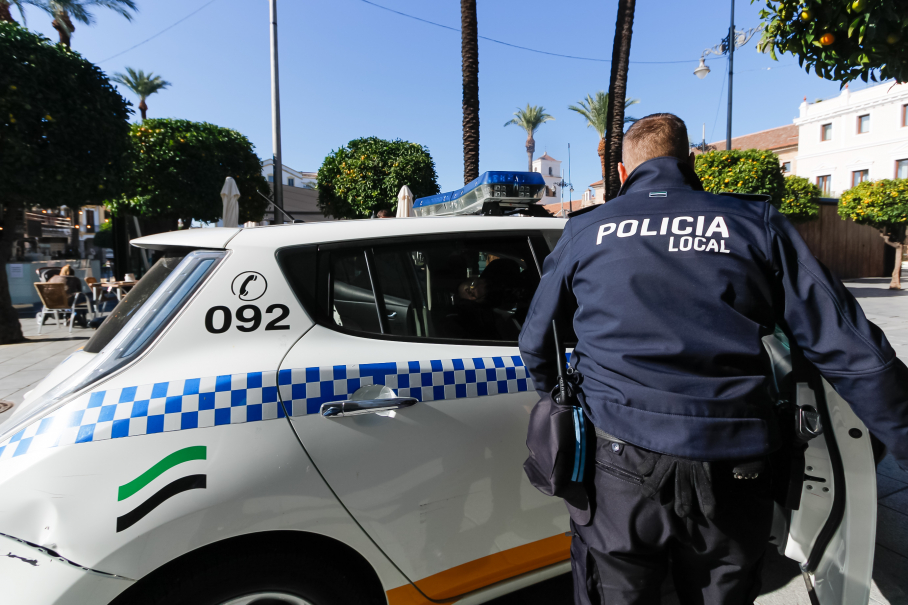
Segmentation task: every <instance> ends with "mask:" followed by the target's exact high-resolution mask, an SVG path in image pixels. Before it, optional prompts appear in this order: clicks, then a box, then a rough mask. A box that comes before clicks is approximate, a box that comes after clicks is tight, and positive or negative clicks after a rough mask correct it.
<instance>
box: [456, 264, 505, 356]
mask: <svg viewBox="0 0 908 605" xmlns="http://www.w3.org/2000/svg"><path fill="white" fill-rule="evenodd" d="M520 273H521V272H520V265H519V264H518V263H517V262H516V261H513V260H511V259H508V258H498V259H495V260H493V261H492V262H491V263H489V264H488V266H487V267H486V268H485V270H484V271H483V272H482V274H480V275H479V277H473V278H469V279H467V280H464V281H463V282H461V283H460V285H459V286H458V287H457V295H456V298H455V301H454V308H453V309H451V312H450V313H448V315H447V316H446V317H445V321H444V332H445V336H447V337H449V338H467V339H474V340H516V339H517V335H518V334H519V332H520V326H519V325H518V324H516V323H515V322H513V321H512V318H511V317H510V315H509V314H508V313H506V311H507V310H509V309H510V307H511V305H512V304H513V302H514V297H515V294H516V290H517V289H518V288H519V285H520V281H521V280H520ZM502 311H505V312H502Z"/></svg>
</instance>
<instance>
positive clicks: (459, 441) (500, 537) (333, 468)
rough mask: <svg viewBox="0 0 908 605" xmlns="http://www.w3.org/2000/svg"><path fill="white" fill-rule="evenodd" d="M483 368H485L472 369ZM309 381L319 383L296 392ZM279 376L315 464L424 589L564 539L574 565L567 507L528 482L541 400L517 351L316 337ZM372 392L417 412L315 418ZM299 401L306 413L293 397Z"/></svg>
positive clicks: (442, 592) (326, 333) (317, 331)
mask: <svg viewBox="0 0 908 605" xmlns="http://www.w3.org/2000/svg"><path fill="white" fill-rule="evenodd" d="M379 351H380V353H381V357H378V356H377V353H378V352H379ZM478 360H482V362H481V365H488V366H490V368H480V369H476V367H477V366H478V365H480V363H479V362H478ZM315 364H319V365H318V366H317V369H316V366H315ZM471 367H472V368H473V369H472V370H471V369H469V368H471ZM305 368H309V369H308V370H307V369H305ZM458 368H465V369H458ZM414 370H415V371H414ZM489 372H491V374H490V373H489ZM306 373H308V375H309V378H313V379H314V378H316V376H318V378H319V379H320V380H319V381H318V382H317V383H315V384H314V383H312V382H310V383H307V384H306V385H305V386H303V387H301V386H299V385H298V382H297V381H298V380H302V379H304V378H303V375H304V374H306ZM482 374H484V375H482ZM281 375H282V379H281V383H282V386H281V391H280V392H281V397H282V399H283V401H284V403H285V405H286V406H287V407H288V408H289V410H288V413H289V415H290V417H291V423H292V425H293V427H294V429H295V430H296V432H297V434H298V435H299V436H300V439H301V441H302V443H303V446H304V447H305V448H306V450H307V452H308V453H309V455H310V456H311V457H312V460H313V462H314V464H315V465H316V466H317V467H318V469H319V470H320V472H321V473H322V474H323V475H324V477H325V479H326V480H327V481H328V483H329V485H330V486H331V488H332V489H333V490H334V491H335V493H336V494H337V495H338V498H340V500H341V502H343V503H344V505H345V506H346V507H347V508H348V510H349V511H350V513H351V514H352V515H353V517H354V518H355V519H356V520H357V521H358V522H359V523H360V524H361V525H362V526H363V528H364V529H365V531H366V532H367V533H368V534H369V535H370V536H371V537H372V538H373V539H374V540H375V541H376V543H377V544H378V545H379V547H380V548H382V550H383V551H384V552H385V553H386V554H387V555H388V557H389V558H391V560H393V561H394V563H395V564H396V565H397V566H398V567H399V568H400V569H401V570H402V571H403V572H404V574H405V575H406V576H407V577H408V578H409V579H410V580H411V581H413V582H416V583H417V585H418V586H419V585H420V584H419V580H422V579H425V578H428V577H430V576H434V575H436V574H439V573H441V572H444V571H446V570H449V569H451V568H453V567H456V566H459V565H463V564H466V563H470V562H471V561H476V560H479V559H482V558H483V557H487V556H489V555H493V554H495V553H499V552H502V551H506V550H510V549H514V548H517V547H522V546H525V545H528V544H532V543H537V542H540V541H542V540H545V539H548V538H552V537H556V536H561V537H562V538H563V542H562V543H560V549H561V550H560V553H561V554H560V557H561V559H562V560H563V559H565V558H567V556H568V552H567V546H568V544H569V540H568V539H567V538H564V533H565V531H566V530H567V529H568V515H567V511H566V509H565V508H564V505H563V504H562V503H561V501H560V500H558V499H555V498H548V497H545V496H543V495H542V494H540V493H539V492H538V491H537V490H536V489H534V488H533V487H532V486H531V485H530V484H529V482H528V481H527V479H526V477H525V475H524V473H523V467H522V463H523V460H524V459H525V458H526V455H527V452H526V447H525V445H524V441H525V439H526V428H527V424H528V421H529V413H530V410H531V409H532V407H533V405H534V404H535V402H536V395H535V392H534V391H533V389H532V382H531V381H530V380H529V379H528V378H527V377H526V371H525V368H524V367H523V365H522V362H520V359H519V357H518V356H517V351H516V347H476V346H457V345H441V344H422V343H419V344H417V343H413V342H393V341H392V342H388V341H378V346H376V341H374V340H371V339H368V338H359V337H356V336H350V335H342V334H338V333H335V332H332V331H330V330H328V329H326V328H323V327H321V326H316V327H315V328H313V329H312V330H311V331H310V332H309V333H307V334H306V336H305V337H304V338H303V339H301V340H300V342H299V343H298V344H297V345H296V346H295V347H294V348H293V350H291V351H290V353H289V354H288V355H287V358H286V359H285V360H284V362H283V364H282V366H281ZM294 375H295V377H294ZM475 375H478V376H475ZM490 377H494V379H493V380H490V379H489V378H490ZM471 380H472V382H470V381H471ZM446 382H447V383H446ZM367 383H382V384H387V385H388V386H390V387H391V388H392V389H394V390H395V391H396V392H397V394H398V395H399V396H416V397H417V398H419V399H420V402H419V403H417V404H416V405H413V406H411V407H408V408H405V409H401V410H398V411H397V412H396V413H395V414H394V415H393V417H388V416H379V415H376V414H368V415H362V416H353V417H344V418H340V419H329V418H325V417H322V416H321V415H319V414H318V409H319V407H320V406H321V403H322V402H324V401H326V400H338V399H345V398H349V396H351V395H352V394H353V392H355V390H356V389H358V388H360V387H361V386H362V385H364V384H367ZM415 384H419V385H420V386H419V387H416V386H404V385H415ZM500 388H501V390H499V389H500ZM304 393H305V394H307V395H309V397H306V398H305V399H306V400H305V401H303V397H298V396H302V395H303V394H304ZM547 556H548V557H549V558H551V553H548V555H547ZM557 558H558V557H556V559H557ZM523 571H525V569H524V570H523ZM514 572H515V573H520V572H521V570H520V569H519V568H518V567H517V566H515V569H514ZM451 588H452V587H451V586H445V587H442V586H437V585H431V583H430V587H429V588H427V589H426V590H430V591H431V590H433V589H434V590H436V591H437V592H436V593H435V594H434V595H433V594H427V596H429V597H431V598H442V597H448V596H452V595H451V594H448V593H447V592H446V591H449V590H450V589H451Z"/></svg>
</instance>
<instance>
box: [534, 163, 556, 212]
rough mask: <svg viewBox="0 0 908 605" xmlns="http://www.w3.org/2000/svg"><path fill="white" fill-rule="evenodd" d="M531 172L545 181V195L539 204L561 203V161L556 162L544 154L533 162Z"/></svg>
mask: <svg viewBox="0 0 908 605" xmlns="http://www.w3.org/2000/svg"><path fill="white" fill-rule="evenodd" d="M533 172H538V173H540V174H541V175H542V178H543V179H545V195H544V196H543V198H542V200H540V202H539V203H540V204H554V203H555V202H560V201H561V182H562V180H563V178H562V174H561V160H556V159H555V158H553V157H552V156H550V155H549V154H548V153H544V154H542V155H541V156H539V157H538V158H536V159H535V160H533Z"/></svg>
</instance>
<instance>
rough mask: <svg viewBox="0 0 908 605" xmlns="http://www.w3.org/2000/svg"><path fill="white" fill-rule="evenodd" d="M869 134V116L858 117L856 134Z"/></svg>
mask: <svg viewBox="0 0 908 605" xmlns="http://www.w3.org/2000/svg"><path fill="white" fill-rule="evenodd" d="M868 132H870V114H864V115H862V116H858V134H867V133H868Z"/></svg>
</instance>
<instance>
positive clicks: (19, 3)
mask: <svg viewBox="0 0 908 605" xmlns="http://www.w3.org/2000/svg"><path fill="white" fill-rule="evenodd" d="M26 4H31V5H32V6H38V7H41V6H42V5H41V0H0V21H6V22H7V23H15V22H16V20H15V19H13V14H12V12H11V11H10V7H12V6H15V7H16V8H18V9H19V16H20V17H22V23H25V5H26Z"/></svg>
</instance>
